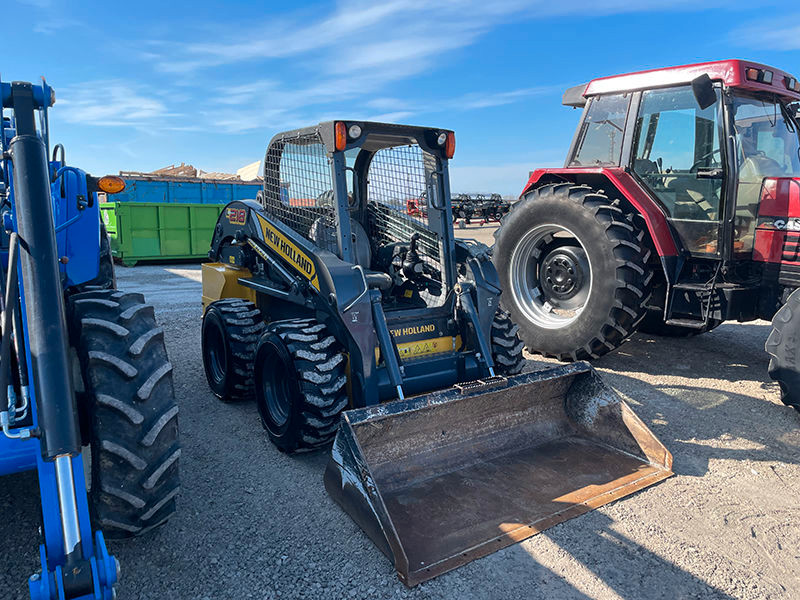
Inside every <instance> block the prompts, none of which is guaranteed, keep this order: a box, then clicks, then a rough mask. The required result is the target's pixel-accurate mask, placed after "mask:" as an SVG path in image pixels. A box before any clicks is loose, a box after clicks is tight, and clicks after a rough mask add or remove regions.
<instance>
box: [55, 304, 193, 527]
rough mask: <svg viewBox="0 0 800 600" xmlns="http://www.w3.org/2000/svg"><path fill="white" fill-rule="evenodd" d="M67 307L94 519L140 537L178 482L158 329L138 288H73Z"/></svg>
mask: <svg viewBox="0 0 800 600" xmlns="http://www.w3.org/2000/svg"><path fill="white" fill-rule="evenodd" d="M69 313H70V339H71V344H72V346H73V348H74V349H75V352H76V354H77V357H78V360H79V362H80V367H81V375H82V379H83V384H84V390H83V392H82V393H79V398H80V399H81V409H82V410H86V411H88V417H89V418H88V420H87V423H88V424H89V428H90V431H89V432H88V433H89V436H88V437H89V443H90V447H91V451H92V452H91V454H92V470H91V472H92V486H91V492H90V498H91V508H92V517H93V520H94V521H95V524H96V526H98V527H101V528H102V529H103V532H104V534H105V535H106V536H107V537H110V538H125V537H132V536H136V535H140V534H142V533H145V532H146V531H149V530H151V529H153V528H155V527H158V526H159V525H161V524H162V523H164V522H165V521H166V520H167V519H169V518H170V517H171V516H172V514H173V513H174V512H175V498H176V496H177V494H178V491H179V488H180V482H179V472H178V459H179V458H180V454H181V448H180V444H179V441H178V422H177V417H178V406H177V404H176V403H175V392H174V386H173V382H172V365H171V363H170V362H169V357H168V356H167V351H166V347H165V345H164V336H163V331H162V330H161V328H160V327H158V326H157V324H156V320H155V315H154V313H153V308H152V307H151V306H149V305H146V304H144V297H143V296H142V295H141V294H130V293H125V292H119V291H114V290H97V291H89V292H83V293H79V294H74V295H72V296H71V297H70V299H69ZM143 336H148V339H147V340H146V342H145V343H143V342H141V341H140V340H141V339H142V337H143Z"/></svg>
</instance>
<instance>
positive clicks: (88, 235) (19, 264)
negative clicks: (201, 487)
mask: <svg viewBox="0 0 800 600" xmlns="http://www.w3.org/2000/svg"><path fill="white" fill-rule="evenodd" d="M0 96H1V97H2V102H0V122H2V133H1V134H0V214H1V215H2V224H3V228H2V229H3V232H2V234H1V235H0V256H2V260H1V261H0V267H2V269H1V271H2V272H0V285H2V290H1V291H2V300H3V304H2V308H3V310H2V321H1V323H0V324H1V325H2V342H1V343H0V390H4V391H5V393H6V399H4V400H2V401H1V403H0V427H2V435H0V475H6V474H10V473H16V472H20V471H25V470H31V469H36V470H37V472H38V479H39V487H40V496H41V509H42V510H41V512H42V519H43V523H42V528H41V538H42V539H41V546H40V557H41V572H40V573H35V574H33V575H31V576H30V578H29V589H30V596H31V598H33V599H34V600H67V599H95V600H101V599H102V600H110V599H111V598H113V597H114V596H115V592H114V585H115V583H116V582H117V579H118V572H119V568H118V563H117V561H116V559H114V557H113V556H111V555H110V554H109V553H108V551H107V549H106V545H105V542H104V538H103V534H102V533H101V531H99V530H95V527H94V526H93V521H92V519H93V518H95V517H96V515H94V514H92V517H91V518H90V512H96V511H90V505H91V504H92V501H91V496H90V494H89V492H88V491H87V489H86V487H87V486H86V485H85V481H86V479H85V475H84V461H83V458H82V450H83V446H84V445H89V442H87V441H86V438H87V433H86V431H85V430H84V429H85V428H84V427H82V424H81V422H80V420H81V418H82V417H81V414H80V409H79V406H82V405H79V401H78V399H77V398H78V396H76V391H75V382H74V381H73V379H74V378H75V376H74V374H73V370H72V363H71V358H70V354H69V350H68V348H69V347H70V345H71V344H72V345H74V344H73V343H72V342H71V341H70V339H71V336H72V335H73V334H72V333H70V331H71V329H70V330H69V331H68V329H69V328H68V326H70V325H74V324H70V323H68V317H67V314H73V313H72V312H68V311H69V310H73V311H74V309H68V308H67V307H68V302H74V298H75V297H83V298H84V300H83V302H84V303H88V305H93V304H100V305H102V306H105V307H110V306H112V305H114V304H117V305H119V303H120V302H122V299H121V298H122V296H125V295H124V294H122V293H121V292H116V291H115V290H114V289H113V288H114V287H115V284H114V280H113V263H112V262H111V259H110V252H107V253H106V254H107V256H104V253H103V250H104V248H105V249H106V250H107V242H105V244H104V241H105V240H104V238H105V236H104V235H102V233H101V225H100V215H99V206H98V202H97V198H96V192H97V191H99V190H103V189H104V187H103V184H102V183H101V182H102V179H96V178H93V177H91V176H90V175H88V174H87V173H86V172H84V171H82V170H80V169H76V168H74V167H71V166H66V164H65V160H64V149H63V146H60V145H59V146H56V148H55V151H54V154H53V157H52V160H49V159H48V157H49V139H48V114H47V111H48V108H49V107H50V106H52V105H53V103H54V102H55V94H54V92H53V90H52V88H50V87H49V86H48V85H47V83H46V82H45V81H44V79H42V82H41V84H38V85H33V84H30V83H24V82H14V83H3V82H0ZM37 117H38V118H37ZM37 121H38V123H37ZM37 125H38V126H37ZM118 183H121V182H118ZM111 184H112V186H113V184H114V182H113V181H112V182H111ZM92 290H93V291H92ZM81 294H82V296H81ZM130 296H136V298H138V300H139V301H143V299H142V298H141V296H138V295H127V296H126V298H127V297H130ZM70 298H72V300H70ZM69 306H73V305H72V304H69ZM129 312H130V311H129ZM134 312H136V311H134ZM138 312H141V311H138ZM147 318H149V321H146V322H145V321H142V322H143V323H144V325H143V326H144V327H145V329H146V328H148V327H149V328H150V329H154V328H155V321H154V317H153V316H152V310H151V311H150V313H149V317H147V315H145V317H141V318H140V317H136V319H138V320H142V319H147ZM129 319H130V320H131V322H132V323H133V325H131V324H129V325H128V328H129V329H131V331H133V330H134V329H135V326H136V323H137V322H138V321H136V319H133V318H129ZM73 320H74V318H73ZM97 321H98V319H95V320H94V321H92V320H91V319H89V320H86V319H84V320H83V321H80V320H79V321H78V328H86V327H87V323H88V324H91V323H92V322H97ZM105 326H106V327H111V325H105ZM114 326H115V327H117V333H119V330H123V329H124V328H123V327H122V326H121V325H114ZM72 329H74V326H73V327H72ZM125 331H127V330H125ZM80 335H81V336H82V335H85V334H84V332H82V331H81V333H80ZM137 335H138V334H137ZM159 343H160V344H161V346H158V345H157V344H156V346H153V345H152V344H151V345H150V347H154V348H155V350H154V351H155V352H159V353H163V357H162V354H158V357H160V358H159V360H161V362H162V363H163V364H162V365H161V366H160V367H159V368H160V370H161V371H160V372H162V374H161V375H159V379H155V380H153V381H154V384H153V385H151V389H150V390H149V391H148V393H151V392H152V387H153V386H154V385H156V384H157V385H159V386H160V387H159V388H158V389H159V390H160V391H159V394H160V395H161V396H162V397H163V398H166V401H167V402H169V401H170V400H171V401H172V405H171V406H172V408H171V409H170V410H171V411H172V412H170V413H169V415H170V417H169V419H172V416H173V415H174V413H177V408H175V407H174V393H173V390H172V380H171V375H169V371H171V366H170V365H169V364H168V362H166V360H167V359H166V352H165V351H164V350H163V339H161V341H160V342H159ZM148 352H150V350H149V349H148ZM143 353H145V354H146V353H147V352H144V351H143ZM88 354H89V355H91V352H88ZM151 362H152V361H151ZM164 365H166V368H165V366H164ZM164 373H166V375H165V374H164ZM145 375H147V374H145ZM167 375H168V377H167ZM162 379H163V381H162ZM162 388H163V389H162ZM84 394H85V392H84ZM148 399H149V398H148ZM123 408H124V407H123ZM156 408H159V409H160V405H159V406H157V407H156ZM158 416H159V415H155V417H158ZM169 419H168V420H169ZM162 420H163V415H162ZM139 421H140V422H141V421H142V419H139ZM144 425H146V426H148V427H150V426H151V425H152V423H147V422H145V423H144ZM160 427H162V428H164V429H165V430H167V429H168V430H169V431H167V432H166V433H165V434H164V435H165V436H175V435H177V433H176V432H177V424H176V423H172V424H171V425H169V426H168V427H166V426H165V425H164V424H161V425H160ZM156 433H159V432H158V431H157V432H156ZM89 435H91V434H89ZM173 441H174V444H173V446H174V447H177V441H176V440H171V439H170V440H167V441H166V442H164V441H162V440H160V438H159V440H155V442H157V443H154V441H150V444H151V445H153V446H158V445H159V444H161V445H163V444H165V443H172V442H173ZM92 448H93V450H92V451H93V452H94V448H95V447H94V446H92ZM173 454H175V451H174V450H173ZM176 458H177V455H176ZM172 461H173V462H174V461H175V459H172ZM92 464H95V463H92ZM167 466H168V467H170V468H174V467H173V466H172V464H171V463H170V464H169V465H167ZM95 468H96V467H95ZM140 468H141V467H140ZM157 479H158V478H157ZM162 479H163V478H162ZM173 479H174V481H172V480H171V481H169V482H167V483H168V484H169V485H172V486H173V489H171V490H167V491H159V492H158V493H160V494H162V496H161V498H164V497H165V496H163V494H171V496H169V497H168V498H167V500H166V501H165V502H162V504H164V503H169V502H172V503H174V501H173V500H171V498H173V497H174V495H175V493H176V491H177V488H176V486H177V473H176V472H175V473H174V478H173ZM92 481H93V482H94V479H92ZM156 483H158V484H159V485H161V484H162V483H163V482H161V481H158V482H156ZM155 487H156V490H159V488H158V486H155ZM112 491H113V490H112ZM93 493H95V491H94V489H93ZM117 493H118V495H120V494H121V493H120V492H117ZM129 496H130V494H129ZM131 497H132V496H131ZM145 501H147V502H149V501H150V498H149V497H148V498H145V500H142V501H141V502H140V503H141V504H142V505H145V504H146V502H145ZM145 508H146V506H145ZM168 508H169V509H170V510H174V505H170V507H168ZM150 512H154V511H150ZM165 514H168V513H165ZM146 516H147V515H146ZM158 516H159V517H160V518H161V517H162V516H163V515H158ZM163 520H165V519H164V518H161V521H162V522H163ZM101 522H103V521H102V520H101ZM126 526H127V527H128V531H130V532H131V533H133V534H135V533H137V532H138V531H139V529H143V528H140V527H138V526H136V527H133V526H129V525H126ZM154 526H155V525H154ZM104 528H105V525H104ZM0 543H1V542H0Z"/></svg>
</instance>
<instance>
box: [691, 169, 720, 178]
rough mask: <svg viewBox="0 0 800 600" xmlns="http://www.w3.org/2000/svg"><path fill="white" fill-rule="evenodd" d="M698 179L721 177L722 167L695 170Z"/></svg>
mask: <svg viewBox="0 0 800 600" xmlns="http://www.w3.org/2000/svg"><path fill="white" fill-rule="evenodd" d="M697 178H698V179H722V169H705V170H699V169H698V171H697Z"/></svg>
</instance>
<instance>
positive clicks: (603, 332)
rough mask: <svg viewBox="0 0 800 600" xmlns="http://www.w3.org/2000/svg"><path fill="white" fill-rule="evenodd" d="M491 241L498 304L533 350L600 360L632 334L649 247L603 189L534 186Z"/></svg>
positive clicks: (647, 275)
mask: <svg viewBox="0 0 800 600" xmlns="http://www.w3.org/2000/svg"><path fill="white" fill-rule="evenodd" d="M495 238H496V242H495V247H494V252H493V256H494V263H495V266H496V267H497V272H498V275H499V277H500V284H501V287H502V289H503V290H504V293H503V297H502V303H503V307H504V308H505V309H507V310H508V311H509V312H510V313H511V318H512V320H513V321H514V322H515V323H517V324H518V325H519V326H520V334H521V335H520V337H521V338H522V340H523V342H525V345H526V347H527V348H528V349H529V350H531V351H532V352H539V353H541V354H544V355H545V356H553V357H556V358H558V359H559V360H562V361H574V360H587V359H593V358H599V357H600V356H602V355H603V354H606V353H607V352H610V351H612V350H614V349H616V348H617V347H619V346H620V345H621V344H622V343H623V342H625V341H626V340H627V339H628V338H629V337H630V336H631V335H632V334H633V333H634V332H635V331H636V328H637V326H638V325H639V322H640V321H641V320H642V318H643V317H644V314H645V311H646V306H647V302H648V300H649V297H650V292H649V289H650V280H651V278H652V271H651V270H650V268H649V267H648V265H647V259H648V257H649V251H648V250H647V249H646V248H645V247H644V246H643V243H642V240H643V238H644V232H643V231H641V230H640V229H638V228H637V227H636V225H635V224H634V222H633V221H632V219H631V218H630V217H629V216H628V215H626V214H625V213H624V212H623V210H622V209H621V208H619V207H618V206H617V205H616V204H615V203H614V202H612V201H611V200H610V199H609V198H608V196H606V195H605V194H604V193H602V192H600V191H597V190H594V189H592V188H591V187H589V186H586V185H574V184H571V183H560V184H554V185H546V186H543V187H541V188H538V189H535V190H533V191H531V192H529V193H528V194H526V195H525V197H524V198H523V199H522V200H521V201H519V202H517V203H516V204H514V206H513V207H512V208H511V211H510V212H509V213H508V214H507V215H506V216H505V217H504V218H503V220H502V225H501V227H500V229H498V230H497V231H496V232H495Z"/></svg>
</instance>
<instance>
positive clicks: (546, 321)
mask: <svg viewBox="0 0 800 600" xmlns="http://www.w3.org/2000/svg"><path fill="white" fill-rule="evenodd" d="M510 275H511V290H510V291H511V294H512V296H513V297H514V301H515V304H516V305H517V306H518V307H519V309H520V310H521V311H522V313H523V314H524V316H525V317H526V318H527V319H528V320H530V321H532V322H533V323H535V324H536V325H538V326H539V327H542V328H545V329H559V328H561V327H565V326H567V325H569V324H570V323H572V322H573V321H575V320H576V319H577V318H578V317H579V316H580V314H581V312H582V311H583V309H584V307H585V306H586V303H587V302H588V300H589V297H590V296H591V293H592V266H591V261H590V260H589V257H588V254H587V253H586V250H585V248H584V247H583V245H582V244H581V243H580V240H579V239H578V236H576V235H575V234H574V233H573V232H572V231H570V230H569V229H567V228H566V227H563V226H561V225H554V224H546V225H539V226H538V227H535V228H533V229H531V230H530V231H528V232H527V233H526V234H525V235H524V236H522V238H521V239H520V241H519V242H518V243H517V245H516V247H515V248H514V251H513V252H512V254H511V263H510Z"/></svg>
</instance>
